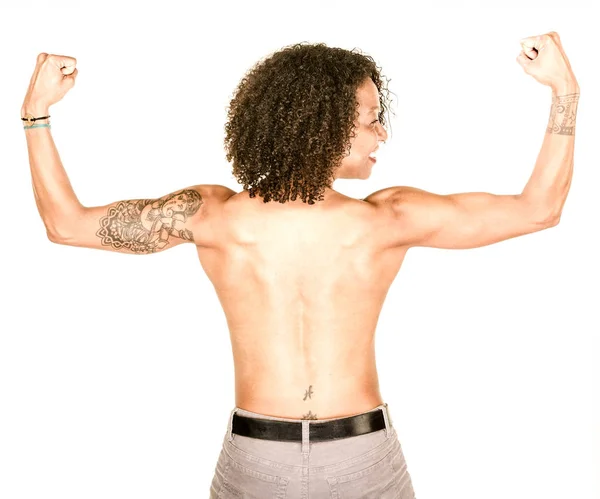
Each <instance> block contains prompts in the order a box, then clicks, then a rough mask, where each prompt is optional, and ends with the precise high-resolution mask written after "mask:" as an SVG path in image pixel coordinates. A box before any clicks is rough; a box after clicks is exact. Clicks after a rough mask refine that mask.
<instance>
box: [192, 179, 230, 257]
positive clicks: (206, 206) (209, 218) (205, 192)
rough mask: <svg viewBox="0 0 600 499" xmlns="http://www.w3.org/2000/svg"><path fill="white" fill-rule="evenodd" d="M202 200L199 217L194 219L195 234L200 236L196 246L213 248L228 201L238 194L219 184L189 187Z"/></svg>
mask: <svg viewBox="0 0 600 499" xmlns="http://www.w3.org/2000/svg"><path fill="white" fill-rule="evenodd" d="M188 189H190V190H193V191H195V192H196V193H197V194H198V196H199V199H200V209H199V210H198V216H195V217H194V218H193V221H192V223H193V226H194V227H193V232H194V234H198V238H197V241H196V244H198V245H201V246H212V245H213V243H214V240H215V237H217V236H218V227H219V222H218V221H219V219H220V218H221V217H222V215H223V207H224V205H225V203H226V202H227V200H228V199H229V198H231V197H233V196H235V195H236V194H237V192H235V191H234V190H233V189H230V188H229V187H226V186H224V185H219V184H198V185H193V186H190V187H188Z"/></svg>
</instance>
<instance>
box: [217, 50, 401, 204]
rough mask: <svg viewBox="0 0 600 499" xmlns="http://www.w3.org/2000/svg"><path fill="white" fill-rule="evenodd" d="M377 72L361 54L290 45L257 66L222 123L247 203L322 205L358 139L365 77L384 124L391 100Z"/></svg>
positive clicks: (239, 88) (247, 78)
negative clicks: (376, 98)
mask: <svg viewBox="0 0 600 499" xmlns="http://www.w3.org/2000/svg"><path fill="white" fill-rule="evenodd" d="M380 69H381V68H379V67H378V66H377V65H376V63H375V61H374V60H373V58H371V57H370V56H368V55H364V54H363V53H362V52H361V51H360V50H359V49H356V48H355V49H353V50H345V49H341V48H336V47H328V46H327V45H325V44H324V43H317V44H307V43H297V44H294V45H289V46H286V47H284V48H283V49H281V50H279V51H278V52H275V53H273V54H270V55H269V56H268V57H267V58H265V59H263V60H261V61H259V62H258V63H257V64H256V65H255V66H254V67H252V68H251V69H250V70H249V71H248V72H247V73H246V74H245V75H244V77H243V78H242V79H241V81H240V83H239V84H238V86H237V88H236V91H235V93H234V96H233V98H232V100H231V102H230V105H229V107H228V109H227V122H226V124H225V151H226V153H227V154H226V155H227V160H228V161H232V160H233V175H234V176H235V177H236V179H237V181H238V183H240V184H243V186H244V189H247V190H248V191H249V193H250V197H255V196H256V194H258V195H259V196H260V197H262V198H263V201H264V202H265V203H267V202H269V201H271V200H273V201H279V202H280V203H285V202H286V201H288V200H290V199H291V200H292V201H295V200H296V198H297V197H298V196H300V198H301V200H302V202H304V203H306V202H308V204H314V203H315V200H318V201H322V200H323V194H324V192H325V188H326V187H329V186H330V185H331V183H332V182H333V180H334V179H335V176H334V173H335V170H336V169H337V168H338V167H339V166H340V164H341V162H342V160H343V158H344V157H345V156H346V155H347V154H348V152H349V149H350V140H351V138H352V137H354V136H355V120H356V119H357V117H358V107H359V106H358V102H357V100H356V90H357V89H358V87H359V86H361V85H362V84H363V83H364V82H365V81H367V79H368V78H370V79H371V80H372V81H373V83H374V84H375V86H376V87H377V90H378V92H379V106H380V113H379V120H380V122H381V124H382V125H383V126H385V125H386V123H387V122H386V114H387V113H388V111H389V109H390V103H391V99H390V97H389V94H390V92H389V90H388V89H387V83H385V84H384V82H383V79H384V78H385V79H386V80H387V78H386V77H385V76H383V75H382V74H381V73H380ZM389 81H390V80H388V82H389Z"/></svg>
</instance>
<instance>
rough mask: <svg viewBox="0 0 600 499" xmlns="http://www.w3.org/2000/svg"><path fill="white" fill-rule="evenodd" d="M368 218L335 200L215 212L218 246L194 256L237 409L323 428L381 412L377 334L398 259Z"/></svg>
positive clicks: (238, 204) (400, 253) (245, 200)
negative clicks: (224, 327)
mask: <svg viewBox="0 0 600 499" xmlns="http://www.w3.org/2000/svg"><path fill="white" fill-rule="evenodd" d="M376 212H377V208H376V207H375V206H374V205H373V204H371V203H369V202H366V201H362V200H356V199H353V198H349V197H347V196H344V195H342V194H340V193H338V192H336V191H327V193H326V196H325V200H324V201H321V202H318V203H316V204H313V205H308V204H305V203H301V202H299V201H297V202H288V203H284V204H281V203H277V202H270V203H264V202H263V200H262V199H261V198H259V197H256V198H250V197H249V195H248V192H247V191H242V192H241V193H238V194H235V195H233V196H232V197H230V198H229V199H227V200H225V201H223V205H222V207H221V209H219V210H216V211H215V212H213V213H214V214H213V215H212V217H213V220H211V225H212V226H213V227H215V228H218V231H217V230H215V234H219V235H218V237H217V236H215V237H214V240H215V241H214V245H213V246H212V247H206V246H197V248H198V256H199V258H200V262H201V264H202V267H203V268H204V270H205V272H206V273H207V275H208V277H209V279H210V280H211V282H212V283H213V285H214V287H215V290H216V292H217V294H218V296H219V299H220V302H221V304H222V306H223V309H224V312H225V315H226V318H227V323H228V326H229V330H230V337H231V344H232V350H233V356H234V364H235V385H236V386H235V388H236V405H237V406H238V407H241V408H243V409H246V410H249V411H253V412H258V413H261V414H267V415H272V416H279V417H289V418H305V419H315V418H316V419H326V418H333V417H341V416H345V415H351V414H356V413H360V412H362V411H366V410H369V409H372V408H373V407H375V406H377V405H379V404H381V403H382V398H381V395H380V393H379V382H378V377H377V372H376V366H375V345H374V335H375V328H376V325H377V320H378V317H379V313H380V311H381V308H382V305H383V302H384V299H385V296H386V294H387V291H388V289H389V287H390V285H391V283H392V281H393V279H394V277H395V276H396V274H397V272H398V270H399V269H400V266H401V264H402V261H403V259H404V256H405V254H406V248H404V249H403V248H402V247H400V248H399V247H397V246H395V247H387V248H385V246H386V245H385V244H382V241H381V238H380V237H379V236H378V234H379V233H380V232H378V231H377V229H376V227H377V223H378V222H377V221H376V220H379V219H380V218H378V217H377V214H376ZM379 223H381V222H379Z"/></svg>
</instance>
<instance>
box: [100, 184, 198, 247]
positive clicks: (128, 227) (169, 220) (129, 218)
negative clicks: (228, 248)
mask: <svg viewBox="0 0 600 499" xmlns="http://www.w3.org/2000/svg"><path fill="white" fill-rule="evenodd" d="M203 203H204V202H203V200H202V196H201V195H200V193H199V192H197V191H195V190H193V189H183V190H181V191H177V192H175V193H173V194H169V195H168V196H166V197H162V198H159V199H136V200H131V201H120V202H119V203H117V205H116V206H111V207H109V209H108V213H107V215H106V216H105V217H103V218H101V219H100V229H99V230H98V232H96V236H98V237H99V238H100V240H101V242H102V244H103V245H104V246H112V247H113V248H115V249H127V250H129V251H132V252H134V253H155V252H156V251H159V250H161V249H163V248H164V247H165V246H166V245H167V244H169V236H174V237H179V238H181V239H185V240H187V241H193V240H194V235H193V234H192V231H191V230H189V229H187V228H186V227H185V226H184V223H185V221H186V220H187V217H188V216H191V215H193V214H194V213H196V212H197V211H198V209H199V208H200V206H202V204H203Z"/></svg>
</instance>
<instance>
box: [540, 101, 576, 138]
mask: <svg viewBox="0 0 600 499" xmlns="http://www.w3.org/2000/svg"><path fill="white" fill-rule="evenodd" d="M578 103H579V94H578V93H574V94H567V95H555V94H552V107H551V108H550V119H549V120H548V127H547V128H546V133H556V134H559V135H574V134H575V120H576V118H577V104H578Z"/></svg>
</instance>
